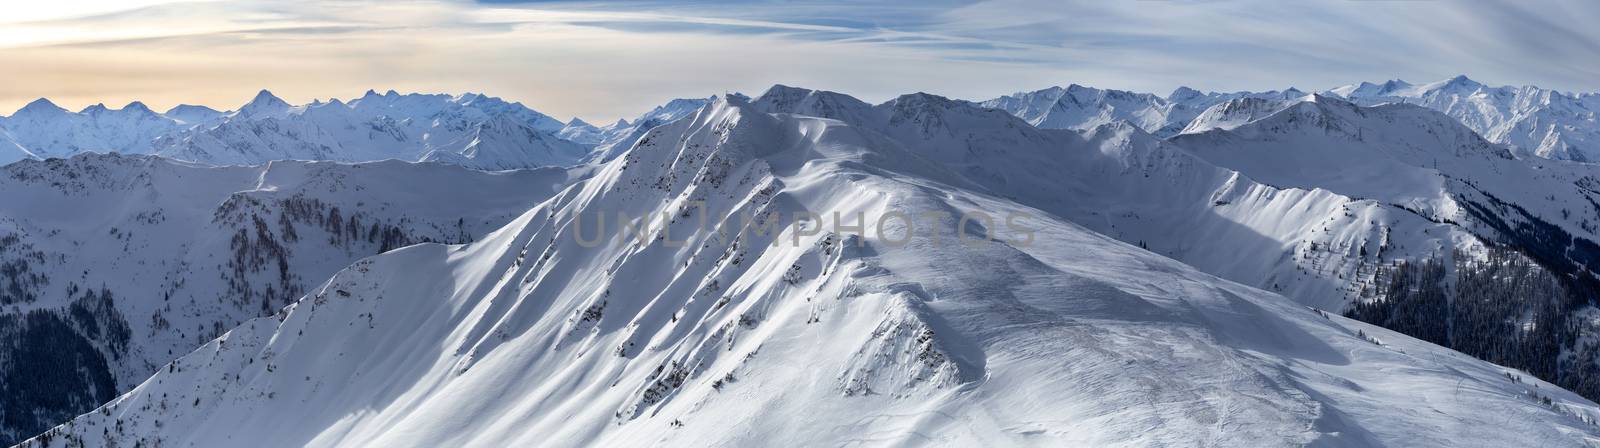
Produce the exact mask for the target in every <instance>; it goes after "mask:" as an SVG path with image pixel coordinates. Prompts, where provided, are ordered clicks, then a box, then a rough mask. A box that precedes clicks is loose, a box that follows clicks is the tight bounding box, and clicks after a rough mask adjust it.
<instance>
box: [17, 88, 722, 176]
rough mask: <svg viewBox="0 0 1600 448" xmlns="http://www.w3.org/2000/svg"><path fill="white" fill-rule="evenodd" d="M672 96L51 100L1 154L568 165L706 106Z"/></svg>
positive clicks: (21, 125)
mask: <svg viewBox="0 0 1600 448" xmlns="http://www.w3.org/2000/svg"><path fill="white" fill-rule="evenodd" d="M705 101H706V100H704V99H700V100H692V99H680V100H674V101H672V102H669V103H667V104H666V105H663V106H661V107H658V108H656V109H655V110H652V111H650V112H647V113H646V114H644V115H643V116H641V117H639V118H638V119H636V120H634V122H633V123H629V122H628V121H626V120H623V121H619V123H617V124H614V125H611V126H607V127H605V128H595V127H593V126H589V125H587V124H586V123H583V122H582V121H580V120H576V119H574V120H573V121H572V123H571V124H570V125H569V124H567V123H562V122H560V121H558V120H556V119H553V118H550V117H549V116H547V115H544V114H541V113H539V112H536V111H534V110H532V109H529V108H527V107H526V106H523V105H522V104H520V103H512V102H506V101H504V100H501V99H499V98H494V97H489V96H485V95H480V94H470V93H469V94H464V95H423V94H407V95H401V94H399V93H396V92H394V91H389V92H387V93H384V94H379V93H377V92H374V91H368V92H367V93H366V95H363V96H361V97H360V98H356V99H353V100H350V101H348V102H346V101H342V100H337V99H336V100H332V101H329V102H320V101H319V102H313V103H311V104H304V105H299V106H295V105H290V104H289V103H287V102H285V101H283V100H282V99H279V98H278V97H276V96H274V95H272V93H271V92H268V91H265V90H263V91H261V92H260V93H259V94H257V95H256V97H255V98H254V99H252V100H251V101H250V102H249V103H247V104H245V105H243V106H240V107H239V108H238V109H237V110H235V111H230V112H218V111H216V110H213V109H210V108H206V107H204V106H192V105H180V106H177V107H174V108H172V109H171V110H168V111H167V112H166V113H157V112H154V111H152V110H150V109H149V108H147V107H145V106H144V105H143V104H140V103H133V104H129V105H128V106H126V107H123V108H121V109H110V108H107V107H105V106H103V105H95V106H90V107H88V108H85V109H84V110H82V111H79V112H71V111H68V110H65V109H62V108H60V107H58V106H56V105H54V104H52V103H50V102H49V100H45V99H40V100H37V101H34V102H32V103H30V104H28V105H27V106H25V107H23V108H22V109H20V110H18V111H17V112H16V113H13V114H12V115H11V116H9V117H0V163H5V162H10V161H14V160H19V159H40V158H48V157H69V156H72V155H74V154H79V153H84V152H118V153H123V154H153V155H159V156H162V157H167V158H172V159H176V160H183V161H189V162H197V163H203V164H208V165H256V164H262V163H266V162H269V161H273V160H318V161H337V162H368V161H379V160H390V159H393V160H403V161H417V162H427V161H437V162H444V163H449V164H455V165H461V166H466V167H469V168H475V169H486V170H502V169H518V168H536V167H541V166H568V165H575V164H578V163H579V162H581V161H583V160H585V159H587V158H588V157H590V152H591V151H592V150H593V149H594V148H595V147H608V148H609V147H610V146H612V145H616V144H617V142H618V141H620V140H622V139H623V138H625V137H626V136H628V135H629V134H632V133H635V132H636V131H637V129H636V128H638V127H639V125H642V124H652V123H653V124H659V123H661V122H664V121H670V120H671V119H675V118H677V117H678V116H681V115H682V114H684V113H688V112H691V111H693V110H694V109H695V108H698V107H699V105H702V104H705Z"/></svg>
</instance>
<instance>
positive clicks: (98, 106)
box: [78, 103, 111, 114]
mask: <svg viewBox="0 0 1600 448" xmlns="http://www.w3.org/2000/svg"><path fill="white" fill-rule="evenodd" d="M108 110H111V108H108V107H106V103H94V104H91V105H89V107H85V108H83V110H80V111H78V113H80V114H100V113H104V112H105V111H108Z"/></svg>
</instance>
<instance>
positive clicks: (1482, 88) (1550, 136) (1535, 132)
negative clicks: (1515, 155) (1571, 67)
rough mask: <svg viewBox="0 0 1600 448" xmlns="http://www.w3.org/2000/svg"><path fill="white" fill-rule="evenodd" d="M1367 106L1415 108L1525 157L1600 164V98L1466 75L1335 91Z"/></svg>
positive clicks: (1389, 82) (1593, 94)
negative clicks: (1452, 120) (1482, 80)
mask: <svg viewBox="0 0 1600 448" xmlns="http://www.w3.org/2000/svg"><path fill="white" fill-rule="evenodd" d="M1330 92H1331V93H1333V94H1336V95H1339V96H1341V97H1343V98H1346V99H1348V100H1350V101H1353V102H1355V103H1357V104H1362V105H1375V104H1385V103H1408V104H1416V105H1420V106H1423V107H1427V108H1430V109H1434V110H1437V111H1440V112H1443V113H1445V114H1446V115H1449V116H1451V117H1454V118H1455V119H1457V120H1460V121H1461V122H1462V123H1463V124H1465V125H1467V127H1470V128H1472V130H1474V131H1477V132H1478V133H1479V134H1482V135H1483V136H1484V138H1487V139H1489V140H1490V141H1493V142H1496V143H1503V144H1506V145H1509V146H1511V148H1512V149H1513V150H1515V151H1517V152H1519V153H1521V154H1528V155H1533V156H1538V157H1543V158H1549V159H1560V160H1575V161H1600V118H1597V115H1596V114H1597V113H1600V94H1595V93H1581V94H1571V93H1564V92H1560V91H1556V90H1550V89H1542V88H1539V87H1535V86H1521V87H1511V86H1501V87H1490V86H1486V85H1483V84H1481V83H1479V82H1477V81H1473V80H1471V79H1468V78H1467V77H1465V76H1457V77H1455V78H1451V79H1447V80H1443V81H1439V82H1434V83H1428V84H1423V85H1412V84H1410V83H1407V82H1405V81H1400V80H1393V81H1388V82H1385V83H1383V84H1373V83H1366V82H1363V83H1360V84H1353V85H1347V86H1343V87H1339V88H1335V89H1332V90H1331V91H1330Z"/></svg>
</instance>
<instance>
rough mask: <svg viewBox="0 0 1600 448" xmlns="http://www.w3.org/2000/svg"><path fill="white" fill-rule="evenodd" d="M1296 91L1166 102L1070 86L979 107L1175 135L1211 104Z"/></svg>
mask: <svg viewBox="0 0 1600 448" xmlns="http://www.w3.org/2000/svg"><path fill="white" fill-rule="evenodd" d="M1305 95H1306V93H1305V92H1301V91H1299V90H1297V89H1293V88H1291V89H1288V90H1284V91H1281V92H1280V91H1269V92H1235V93H1216V92H1206V93H1202V92H1200V91H1197V90H1194V89H1190V88H1187V87H1180V88H1178V89H1177V90H1175V91H1173V92H1172V94H1170V95H1168V96H1167V97H1165V98H1162V97H1159V96H1155V95H1152V94H1148V93H1136V92H1129V91H1124V90H1110V89H1096V88H1092V87H1084V86H1080V85H1077V84H1072V85H1069V86H1067V87H1051V88H1048V89H1044V90H1037V91H1033V92H1018V93H1015V94H1012V95H1007V96H1002V97H999V98H995V99H992V100H988V101H984V102H982V103H979V104H981V105H982V106H983V107H988V108H994V109H1000V110H1004V111H1006V112H1010V113H1011V114H1012V115H1016V116H1017V117H1019V118H1022V119H1023V120H1024V121H1027V122H1028V124H1031V125H1034V126H1036V127H1040V128H1045V129H1077V130H1089V129H1093V128H1095V127H1097V126H1100V125H1104V124H1110V123H1114V122H1118V121H1126V122H1129V123H1133V124H1134V125H1135V126H1138V127H1139V128H1140V129H1143V130H1145V131H1146V132H1149V133H1152V134H1155V135H1157V136H1161V137H1166V136H1171V135H1174V134H1177V133H1178V132H1179V131H1182V130H1183V129H1184V126H1186V125H1187V124H1188V123H1189V121H1190V120H1193V119H1194V118H1195V117H1196V116H1197V115H1199V114H1200V113H1201V112H1202V111H1204V110H1206V108H1208V107H1211V106H1212V105H1214V104H1217V103H1220V102H1224V101H1228V100H1232V99H1238V98H1259V99H1263V100H1280V101H1281V100H1292V99H1297V98H1300V97H1303V96H1305Z"/></svg>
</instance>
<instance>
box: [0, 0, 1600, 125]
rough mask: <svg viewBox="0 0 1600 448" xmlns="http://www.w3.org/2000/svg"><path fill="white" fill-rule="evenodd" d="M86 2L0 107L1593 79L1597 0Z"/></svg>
mask: <svg viewBox="0 0 1600 448" xmlns="http://www.w3.org/2000/svg"><path fill="white" fill-rule="evenodd" d="M86 11H87V12H85V10H81V9H80V10H71V11H66V12H63V11H61V10H59V8H58V10H56V11H54V12H52V11H48V10H38V11H32V12H30V13H28V14H22V15H16V16H12V18H11V19H0V61H4V62H5V64H4V66H5V67H8V69H7V76H8V78H10V79H8V80H9V81H11V82H8V83H6V84H5V85H0V110H7V109H8V107H16V106H20V105H21V104H22V103H24V102H26V101H28V100H31V99H32V98H34V97H38V96H51V97H53V98H56V99H58V100H60V102H62V103H65V104H79V105H81V104H87V103H93V102H100V101H107V102H117V101H126V100H132V99H142V100H145V101H147V102H151V103H152V104H162V105H166V104H173V103H177V102H200V103H208V104H212V105H215V106H218V107H222V108H227V107H230V106H232V105H235V104H236V103H239V102H242V101H244V100H245V99H247V98H248V97H249V96H250V94H251V93H253V92H254V91H255V90H256V89H259V88H262V87H266V88H271V89H273V90H274V91H276V92H278V93H279V94H280V95H283V96H285V97H287V98H289V99H291V100H308V99H311V98H325V97H330V96H341V97H345V96H351V95H354V94H356V93H357V92H361V91H364V90H365V89H367V88H378V89H386V88H394V89H397V90H417V91H445V92H459V91H465V90H474V91H486V92H488V93H492V94H496V95H502V96H507V97H510V98H512V99H516V100H519V101H523V102H525V103H527V104H529V105H532V106H534V107H536V108H538V109H540V110H544V111H547V112H549V113H553V114H558V115H578V116H584V117H585V118H593V119H595V120H596V121H599V120H602V119H612V118H616V117H621V116H630V115H633V114H635V113H638V112H640V111H642V110H644V109H646V108H648V107H649V106H651V105H653V104H655V103H658V102H660V101H662V100H665V99H667V98H669V97H675V96H703V95H705V94H708V93H718V92H722V91H726V90H738V91H746V92H751V91H757V90H760V89H762V88H764V87H765V86H767V85H770V84H773V83H779V82H781V83H787V84H797V85H805V86H814V87H819V88H828V89H835V90H841V91H845V92H849V93H852V94H856V95H859V96H862V97H864V98H866V99H869V100H881V99H886V98H888V97H890V96H892V95H895V94H899V93H905V92H910V91H919V90H920V91H930V92H935V93H941V94H946V95H951V96H958V97H968V98H982V97H987V96H992V95H997V94H1001V93H1005V92H1008V91H1014V90H1019V89H1026V88H1037V87H1043V86H1047V85H1054V84H1065V83H1072V82H1076V83H1081V84H1090V85H1098V86H1105V87H1116V88H1127V89H1135V90H1146V91H1156V92H1165V91H1167V90H1170V89H1172V88H1174V87H1177V86H1178V85H1184V84H1187V85H1191V86H1195V87H1199V88H1204V89H1216V90H1235V89H1265V88H1282V87H1287V86H1290V85H1295V86H1297V87H1301V88H1327V87H1332V86H1335V85H1339V84H1343V83H1349V82H1355V81H1360V80H1378V79H1386V78H1391V77H1404V78H1410V79H1413V80H1431V79H1439V78H1444V77H1448V76H1451V75H1454V74H1458V73H1467V74H1471V75H1473V76H1474V77H1479V78H1483V79H1484V80H1486V81H1489V82H1502V83H1517V84H1521V83H1533V84H1540V85H1544V86H1547V87H1557V88H1563V89H1569V90H1585V91H1587V90H1595V89H1596V88H1597V87H1600V85H1596V84H1600V81H1595V80H1596V79H1600V77H1597V76H1596V75H1600V31H1596V30H1595V28H1596V27H1593V26H1590V24H1592V23H1595V22H1596V21H1597V20H1600V4H1597V3H1594V2H1590V1H1586V0H1553V1H1549V2H1540V4H1539V5H1536V6H1535V5H1531V4H1527V3H1516V2H1474V1H1452V0H1437V1H1430V0H1414V1H1399V0H1390V1H1372V0H1369V1H1352V0H1307V1H1300V2H1280V1H1274V0H1167V1H1160V0H1140V1H1112V2H1108V1H1080V0H984V1H978V0H947V1H939V0H936V1H931V2H929V1H924V2H892V1H865V2H852V1H843V0H825V1H817V2H777V1H758V2H733V1H718V0H700V1H689V2H667V1H652V0H634V1H628V0H623V1H554V2H551V1H538V2H520V1H487V2H467V1H452V0H415V1H404V2H380V1H375V0H373V1H368V0H336V1H309V0H278V1H268V0H245V1H229V2H189V1H185V2H172V1H161V0H141V1H139V2H136V3H128V2H105V3H102V4H101V5H100V7H99V8H98V9H95V8H90V9H88V10H86ZM18 17H21V18H18Z"/></svg>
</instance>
